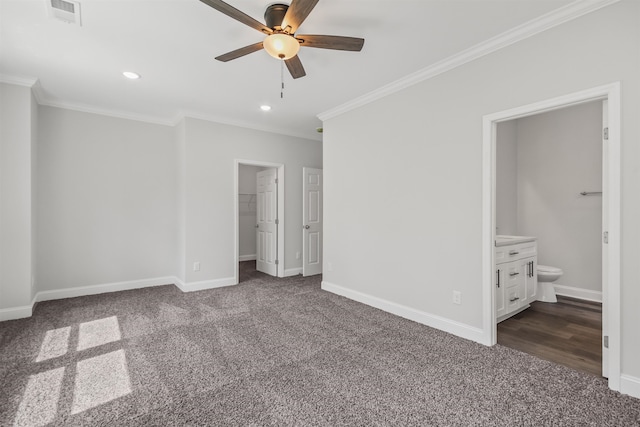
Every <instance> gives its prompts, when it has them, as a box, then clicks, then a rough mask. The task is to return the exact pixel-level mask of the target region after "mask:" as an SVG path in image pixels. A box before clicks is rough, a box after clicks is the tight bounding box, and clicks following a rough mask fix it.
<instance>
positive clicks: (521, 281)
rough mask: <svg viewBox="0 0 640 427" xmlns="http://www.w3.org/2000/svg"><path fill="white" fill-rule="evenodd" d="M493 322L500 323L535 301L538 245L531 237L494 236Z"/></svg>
mask: <svg viewBox="0 0 640 427" xmlns="http://www.w3.org/2000/svg"><path fill="white" fill-rule="evenodd" d="M495 263H496V274H495V279H494V280H495V286H496V293H495V295H496V320H497V321H498V322H501V321H503V320H505V319H507V318H509V317H511V316H513V315H514V314H517V313H519V312H521V311H522V310H524V309H526V308H528V307H529V304H530V303H531V302H532V301H535V299H536V287H537V275H536V267H537V265H538V260H537V243H536V241H535V238H534V237H524V236H522V237H521V236H497V237H496V247H495Z"/></svg>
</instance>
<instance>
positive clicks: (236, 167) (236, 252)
mask: <svg viewBox="0 0 640 427" xmlns="http://www.w3.org/2000/svg"><path fill="white" fill-rule="evenodd" d="M240 165H247V166H260V167H265V168H276V171H277V173H278V220H279V221H278V222H279V224H278V261H279V264H278V266H277V270H276V271H277V273H276V275H277V277H285V275H284V262H285V261H284V245H285V241H284V228H285V224H286V222H285V215H284V206H285V204H284V200H285V192H284V189H285V186H284V178H285V175H284V163H271V162H263V161H259V160H244V159H235V160H234V161H233V232H234V235H235V246H234V248H233V265H234V266H235V267H234V268H235V276H234V280H235V281H234V283H233V284H236V285H237V284H238V283H239V282H240V264H239V262H240V259H239V258H240V229H239V222H240V221H239V219H238V218H239V208H238V205H239V202H238V186H239V184H238V174H239V172H240Z"/></svg>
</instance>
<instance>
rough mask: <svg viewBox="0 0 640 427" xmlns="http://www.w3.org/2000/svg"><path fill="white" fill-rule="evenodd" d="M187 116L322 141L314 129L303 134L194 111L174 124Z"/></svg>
mask: <svg viewBox="0 0 640 427" xmlns="http://www.w3.org/2000/svg"><path fill="white" fill-rule="evenodd" d="M185 118H190V119H196V120H203V121H205V122H213V123H218V124H221V125H227V126H234V127H239V128H243V129H249V130H254V131H260V132H267V133H274V134H276V135H284V136H291V137H294V138H302V139H306V140H308V141H314V142H319V141H322V135H320V134H318V133H317V132H315V131H314V134H313V135H307V134H303V133H297V132H289V131H287V130H285V131H283V130H282V129H278V128H274V127H270V126H259V125H257V124H256V123H252V122H245V121H242V120H229V119H227V118H224V117H220V116H214V115H203V114H199V113H193V112H189V113H180V114H178V115H177V116H176V117H175V118H174V119H173V121H172V122H173V124H174V125H177V124H178V123H180V122H181V121H182V120H184V119H185Z"/></svg>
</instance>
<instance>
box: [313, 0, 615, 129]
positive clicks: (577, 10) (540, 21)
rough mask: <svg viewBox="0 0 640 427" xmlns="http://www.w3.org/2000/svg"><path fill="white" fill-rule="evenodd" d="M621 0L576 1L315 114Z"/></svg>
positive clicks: (347, 107)
mask: <svg viewBox="0 0 640 427" xmlns="http://www.w3.org/2000/svg"><path fill="white" fill-rule="evenodd" d="M619 1H620V0H576V1H574V2H572V3H569V4H568V5H566V6H563V7H561V8H558V9H556V10H554V11H552V12H549V13H546V14H544V15H542V16H540V17H538V18H536V19H532V20H531V21H528V22H525V23H524V24H522V25H519V26H517V27H514V28H512V29H510V30H508V31H505V32H503V33H501V34H499V35H497V36H495V37H492V38H490V39H488V40H486V41H484V42H482V43H479V44H477V45H475V46H472V47H470V48H469V49H465V50H463V51H461V52H459V53H457V54H455V55H452V56H450V57H448V58H446V59H443V60H442V61H439V62H436V63H435V64H433V65H430V66H428V67H426V68H423V69H422V70H419V71H416V72H415V73H412V74H409V75H407V76H405V77H403V78H401V79H398V80H396V81H394V82H391V83H389V84H387V85H385V86H382V87H380V88H379V89H376V90H374V91H371V92H369V93H367V94H365V95H362V96H360V97H358V98H355V99H353V100H351V101H349V102H346V103H344V104H342V105H339V106H337V107H335V108H332V109H330V110H328V111H325V112H323V113H320V114H318V118H319V119H320V120H322V121H325V120H328V119H331V118H333V117H337V116H340V115H342V114H344V113H346V112H348V111H351V110H354V109H356V108H359V107H362V106H363V105H366V104H369V103H371V102H373V101H376V100H378V99H380V98H384V97H386V96H388V95H391V94H393V93H396V92H399V91H401V90H403V89H405V88H407V87H410V86H413V85H415V84H417V83H420V82H422V81H425V80H428V79H431V78H433V77H435V76H437V75H440V74H443V73H445V72H447V71H450V70H452V69H454V68H457V67H460V66H462V65H464V64H466V63H468V62H471V61H474V60H476V59H478V58H481V57H483V56H486V55H489V54H490V53H493V52H495V51H497V50H500V49H503V48H505V47H507V46H510V45H512V44H514V43H517V42H519V41H521V40H525V39H527V38H529V37H532V36H535V35H536V34H539V33H541V32H543V31H546V30H548V29H550V28H553V27H557V26H558V25H561V24H564V23H565V22H569V21H572V20H574V19H576V18H579V17H581V16H583V15H586V14H588V13H591V12H594V11H596V10H598V9H601V8H603V7H606V6H610V5H612V4H614V3H617V2H619Z"/></svg>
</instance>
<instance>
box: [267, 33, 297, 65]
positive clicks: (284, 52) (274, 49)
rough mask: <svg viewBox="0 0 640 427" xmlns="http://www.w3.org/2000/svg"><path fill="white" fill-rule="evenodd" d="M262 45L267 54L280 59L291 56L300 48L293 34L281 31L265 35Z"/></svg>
mask: <svg viewBox="0 0 640 427" xmlns="http://www.w3.org/2000/svg"><path fill="white" fill-rule="evenodd" d="M262 45H263V46H264V49H265V50H266V51H267V53H268V54H269V55H271V56H273V57H274V58H276V59H282V60H287V59H290V58H293V57H294V56H296V55H297V54H298V51H299V50H300V42H298V40H296V39H295V38H294V37H293V36H290V35H288V34H283V33H275V34H271V35H270V36H267V38H265V39H264V41H263V42H262Z"/></svg>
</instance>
